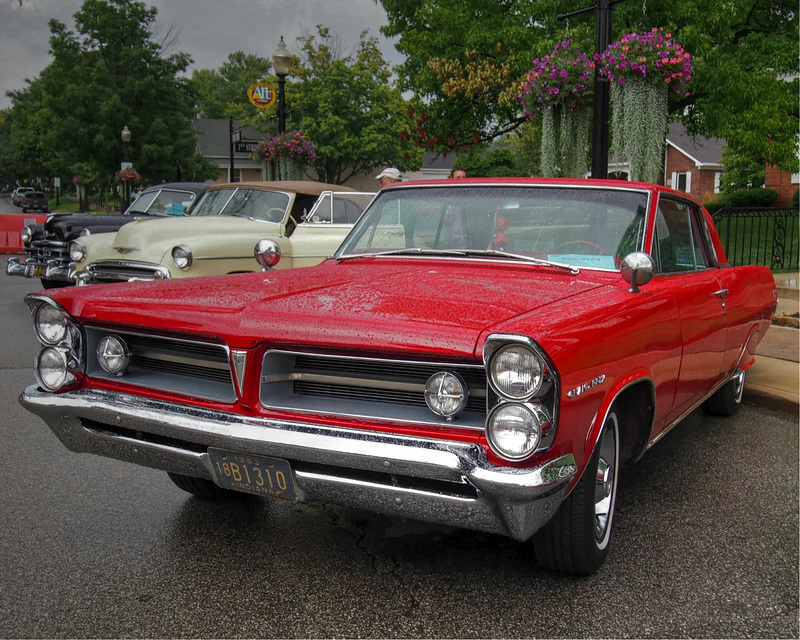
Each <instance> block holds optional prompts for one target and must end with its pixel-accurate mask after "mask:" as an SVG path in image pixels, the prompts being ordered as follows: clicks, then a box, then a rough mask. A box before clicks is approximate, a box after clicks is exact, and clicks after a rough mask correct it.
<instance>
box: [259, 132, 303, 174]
mask: <svg viewBox="0 0 800 640" xmlns="http://www.w3.org/2000/svg"><path fill="white" fill-rule="evenodd" d="M250 157H251V158H252V159H254V160H261V161H262V162H263V163H264V165H263V166H264V178H265V179H266V180H281V179H282V180H296V179H299V178H300V170H301V168H302V167H304V166H306V165H307V164H309V163H310V162H311V161H313V160H314V159H315V158H316V157H317V152H316V150H315V149H314V144H313V143H312V142H311V141H310V140H309V139H308V138H306V137H305V135H303V132H302V131H287V132H285V133H279V134H275V135H271V136H268V137H266V138H264V139H263V140H261V141H260V142H259V143H258V148H257V149H256V151H254V152H253V153H252V154H251V155H250Z"/></svg>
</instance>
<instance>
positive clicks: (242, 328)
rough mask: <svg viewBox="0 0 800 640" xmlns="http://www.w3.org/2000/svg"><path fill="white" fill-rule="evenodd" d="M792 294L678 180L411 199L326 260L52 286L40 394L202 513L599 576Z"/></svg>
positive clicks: (36, 394) (414, 185)
mask: <svg viewBox="0 0 800 640" xmlns="http://www.w3.org/2000/svg"><path fill="white" fill-rule="evenodd" d="M776 295H777V294H776V291H775V284H774V280H773V278H772V274H771V273H770V271H769V270H768V269H766V268H763V267H757V266H745V267H731V266H730V265H729V264H728V262H727V259H726V256H725V252H724V249H723V247H722V244H721V242H720V239H719V237H718V235H717V232H716V229H715V228H714V225H713V222H712V220H711V218H710V216H709V214H708V212H707V211H706V210H705V209H704V208H703V207H702V206H701V205H700V204H698V203H697V202H695V201H694V200H691V199H690V198H688V197H687V196H686V195H685V194H683V193H680V192H677V191H673V190H671V189H668V188H665V187H661V186H656V185H650V184H644V183H635V182H622V181H608V180H602V181H601V180H573V179H560V180H559V179H532V178H531V179H522V178H521V179H461V180H452V181H450V180H444V181H427V182H407V183H401V184H397V185H391V186H389V187H386V188H384V189H382V190H381V191H380V193H379V194H378V195H377V196H376V198H375V199H374V201H373V202H372V203H371V205H370V206H369V207H368V209H367V210H366V211H365V212H364V214H363V215H362V216H361V217H360V219H359V221H358V222H357V223H356V225H355V226H354V227H353V229H352V230H351V232H350V233H349V234H348V236H347V238H346V239H345V240H344V242H343V243H342V244H341V246H340V247H339V248H338V249H337V251H336V253H335V254H334V255H333V256H332V257H331V258H329V259H327V260H325V261H324V262H323V263H322V264H320V265H317V266H313V267H309V268H306V269H297V270H292V271H277V270H267V271H263V272H259V273H250V274H240V275H233V276H224V277H208V278H191V279H184V280H168V281H164V282H160V283H153V282H134V283H128V284H125V285H109V286H105V287H102V288H99V287H76V288H70V289H61V290H58V291H53V292H48V293H34V294H30V295H29V296H28V297H27V298H26V304H27V305H28V307H29V309H30V311H31V313H32V315H33V319H34V328H35V331H36V335H37V336H38V339H39V341H40V342H41V350H40V351H39V353H38V355H37V356H36V364H35V374H36V379H37V383H36V384H33V385H31V386H29V387H28V388H27V389H25V390H24V391H23V392H22V395H21V396H20V402H21V403H22V404H23V406H25V407H26V408H27V409H28V410H30V411H32V412H33V413H35V414H36V415H38V416H40V417H41V418H42V419H43V420H44V421H45V422H46V423H47V424H48V425H49V426H50V428H51V429H52V431H53V432H54V434H55V435H56V436H57V437H58V438H59V439H60V440H61V441H62V443H63V444H64V445H65V446H66V447H67V448H68V449H70V450H72V451H75V452H85V453H93V454H97V455H101V456H107V457H110V458H116V459H118V460H123V461H127V462H131V463H134V464H138V465H143V466H147V467H152V468H154V469H159V470H163V471H166V472H167V473H168V474H169V477H170V478H171V479H172V480H173V482H174V483H175V484H176V485H177V486H179V487H181V488H182V489H184V490H186V491H188V492H190V493H192V494H195V495H198V496H202V497H204V498H208V499H225V498H229V497H232V496H234V495H236V494H237V492H244V493H251V494H255V495H258V496H264V497H268V498H277V499H284V500H291V501H298V502H324V503H333V504H339V505H344V506H346V507H351V508H355V509H362V510H371V511H375V512H380V513H384V514H388V515H390V516H395V517H407V518H415V519H420V520H424V521H431V522H436V523H443V524H447V525H452V526H458V527H465V528H469V529H475V530H479V531H486V532H491V533H495V534H502V535H506V536H510V537H511V538H513V539H515V540H518V541H520V542H526V543H527V544H530V545H531V547H532V551H533V556H534V557H535V558H536V560H537V561H538V563H539V564H540V565H542V566H544V567H547V568H550V569H554V570H559V571H564V572H567V573H572V574H588V573H591V572H593V571H595V570H596V569H597V568H598V567H599V566H600V565H601V563H602V562H603V560H604V558H605V557H606V554H607V553H608V549H609V546H610V544H611V539H612V531H613V525H614V519H615V505H616V499H617V488H618V485H619V475H620V471H621V468H622V465H623V464H624V463H628V462H633V461H636V460H637V459H639V458H640V457H641V456H642V455H643V454H644V453H645V452H646V451H647V449H648V448H649V447H650V446H652V445H653V444H655V443H656V442H658V441H659V440H661V439H662V438H663V437H664V436H665V434H667V433H668V432H669V430H670V429H671V428H672V427H674V426H675V425H677V424H679V423H680V421H681V420H682V419H683V418H684V417H685V416H687V415H688V414H689V413H691V412H693V411H695V410H696V409H698V408H700V407H702V408H703V410H704V411H705V412H707V413H709V414H719V415H732V414H734V413H736V411H737V410H738V408H739V406H740V403H741V399H742V388H743V384H744V378H745V374H746V371H747V369H748V368H749V367H750V366H751V365H752V364H753V362H754V359H755V351H756V346H757V344H758V343H759V341H760V340H761V338H762V337H763V336H764V334H765V332H766V331H767V329H768V328H769V325H770V321H771V318H772V315H773V313H774V311H775V306H776V304H777V298H776Z"/></svg>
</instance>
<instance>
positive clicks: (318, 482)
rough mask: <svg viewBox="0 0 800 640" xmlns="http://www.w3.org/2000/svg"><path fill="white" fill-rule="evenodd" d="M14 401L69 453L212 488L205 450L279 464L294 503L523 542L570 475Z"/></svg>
mask: <svg viewBox="0 0 800 640" xmlns="http://www.w3.org/2000/svg"><path fill="white" fill-rule="evenodd" d="M19 401H20V403H21V404H22V405H23V406H24V407H25V408H26V409H28V410H29V411H31V412H33V413H35V414H36V415H38V416H39V417H41V418H42V419H43V420H44V421H45V422H46V423H47V424H48V426H49V427H50V428H51V429H52V430H53V433H55V434H56V436H58V438H59V439H60V440H61V442H62V443H63V444H64V445H65V446H66V447H67V448H68V449H70V450H72V451H75V452H85V453H94V454H97V455H101V456H106V457H110V458H116V459H118V460H125V461H128V462H134V463H136V464H140V465H143V466H147V467H152V468H155V469H161V470H164V471H172V472H175V473H182V474H186V475H193V476H198V477H202V478H206V479H209V480H212V479H213V474H212V470H211V460H210V457H209V455H208V453H207V452H206V450H207V448H208V447H215V448H221V449H227V450H230V451H235V452H241V453H250V454H255V455H262V456H270V457H277V458H284V459H286V460H288V461H289V462H290V464H291V465H292V469H293V470H294V473H295V482H296V486H297V495H298V500H300V501H302V502H317V501H321V502H327V503H332V504H340V505H344V506H347V507H351V508H357V509H364V510H369V511H375V512H378V513H385V514H388V515H392V516H398V517H408V518H413V519H417V520H424V521H428V522H436V523H440V524H446V525H452V526H456V527H463V528H467V529H475V530H479V531H487V532H491V533H498V534H502V535H507V536H510V537H512V538H514V539H517V540H527V539H528V538H530V537H531V536H532V535H533V534H534V533H535V532H536V531H537V529H539V528H540V527H541V526H542V525H544V524H545V523H546V522H547V521H548V520H549V519H550V517H551V516H552V515H553V514H554V513H555V511H556V510H557V509H558V507H559V505H560V504H561V502H562V501H563V499H564V496H565V494H566V490H567V486H568V485H569V483H570V481H571V480H572V479H573V478H574V477H575V475H576V473H577V467H576V465H575V461H574V458H573V456H572V455H571V454H567V455H563V456H561V457H559V458H556V459H554V460H550V461H548V462H546V463H544V464H542V465H540V466H538V467H534V468H529V469H517V468H508V467H501V466H497V465H494V464H491V463H490V462H489V461H487V459H486V455H485V452H484V450H483V449H482V448H481V447H480V446H478V445H475V444H471V443H464V442H458V441H453V440H437V439H425V438H413V437H409V436H402V435H394V434H387V433H376V432H373V431H366V430H361V429H346V428H341V427H332V426H325V425H317V424H310V423H303V422H288V421H280V420H272V419H264V418H260V417H253V416H243V415H239V414H233V413H227V412H222V411H213V410H207V409H200V408H196V407H189V406H186V405H181V404H177V403H172V402H164V401H159V400H152V399H149V398H142V397H139V396H133V395H128V394H120V393H110V392H106V391H100V390H78V391H72V392H66V393H61V394H51V393H47V392H44V391H42V390H41V389H40V388H38V387H37V386H36V385H31V386H29V387H28V388H27V389H25V391H23V392H22V394H21V395H20V398H19Z"/></svg>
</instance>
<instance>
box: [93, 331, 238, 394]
mask: <svg viewBox="0 0 800 640" xmlns="http://www.w3.org/2000/svg"><path fill="white" fill-rule="evenodd" d="M107 335H115V336H118V337H120V338H121V339H122V340H123V341H124V342H125V344H126V345H127V347H128V350H129V352H130V364H129V366H128V368H127V370H126V371H125V372H124V374H123V375H121V376H115V375H113V374H110V373H108V372H106V371H104V370H103V369H102V368H101V367H100V365H99V363H98V361H97V353H96V350H97V344H98V343H99V342H100V340H101V339H102V338H103V337H104V336H107ZM86 338H87V358H86V360H87V362H86V374H87V375H89V376H92V377H95V378H103V379H107V380H117V381H119V382H124V383H126V384H133V385H137V386H140V387H146V388H150V389H155V390H159V391H167V392H174V393H181V394H185V395H191V396H194V397H199V398H204V399H208V400H219V401H222V402H234V401H235V400H236V393H235V390H234V386H233V375H232V373H231V365H230V356H229V352H228V348H227V347H226V346H225V345H221V344H213V343H206V342H195V341H191V340H182V339H175V338H165V337H160V336H150V335H143V334H138V333H133V332H127V331H111V330H108V329H98V328H87V330H86Z"/></svg>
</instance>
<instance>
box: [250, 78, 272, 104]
mask: <svg viewBox="0 0 800 640" xmlns="http://www.w3.org/2000/svg"><path fill="white" fill-rule="evenodd" d="M247 97H248V98H249V99H250V102H251V103H252V104H253V105H254V106H256V107H258V108H259V109H266V108H267V107H271V106H272V105H273V104H275V98H276V97H277V94H276V93H275V89H273V88H272V85H269V84H267V83H266V82H256V83H255V84H252V85H250V88H249V89H248V90H247Z"/></svg>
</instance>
